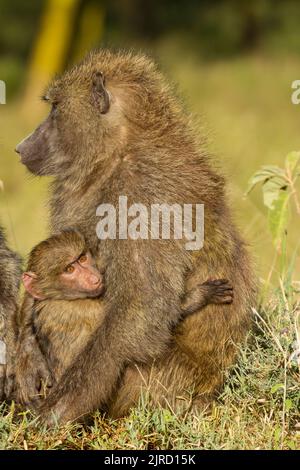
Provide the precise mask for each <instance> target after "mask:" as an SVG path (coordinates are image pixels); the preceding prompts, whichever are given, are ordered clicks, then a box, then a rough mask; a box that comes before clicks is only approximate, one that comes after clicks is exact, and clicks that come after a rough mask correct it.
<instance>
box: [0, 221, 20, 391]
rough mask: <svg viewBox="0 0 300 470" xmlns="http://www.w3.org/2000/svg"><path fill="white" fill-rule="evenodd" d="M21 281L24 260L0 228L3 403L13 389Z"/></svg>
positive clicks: (0, 331) (0, 349) (1, 376)
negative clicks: (9, 243)
mask: <svg viewBox="0 0 300 470" xmlns="http://www.w3.org/2000/svg"><path fill="white" fill-rule="evenodd" d="M20 279H21V259H20V257H19V256H18V255H17V254H16V253H14V252H13V251H11V250H10V249H9V248H8V246H7V244H6V240H5V237H4V233H3V230H2V229H1V227H0V400H3V399H4V398H9V396H10V393H11V390H12V387H13V363H14V355H15V350H16V340H17V324H16V321H17V310H18V295H19V284H20Z"/></svg>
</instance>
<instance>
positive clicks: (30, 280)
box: [22, 271, 43, 300]
mask: <svg viewBox="0 0 300 470" xmlns="http://www.w3.org/2000/svg"><path fill="white" fill-rule="evenodd" d="M36 280H37V275H36V274H35V273H32V272H30V271H28V272H26V273H23V274H22V281H23V285H24V287H25V290H26V291H27V292H28V293H29V294H30V295H31V296H32V297H33V298H34V299H38V300H43V297H42V296H41V295H40V294H39V292H38V291H37V289H36V286H35V282H34V281H36Z"/></svg>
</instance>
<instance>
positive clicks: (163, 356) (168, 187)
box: [16, 50, 255, 422]
mask: <svg viewBox="0 0 300 470" xmlns="http://www.w3.org/2000/svg"><path fill="white" fill-rule="evenodd" d="M45 100H46V101H48V102H49V103H50V105H51V112H50V115H49V117H48V118H47V119H46V120H45V121H44V122H43V123H42V124H41V125H40V126H39V127H38V128H37V129H36V131H35V132H33V133H32V134H31V135H30V136H29V137H28V138H27V139H25V140H24V141H23V142H22V143H21V144H19V145H18V147H17V149H16V150H17V152H18V153H19V154H20V156H21V161H22V163H23V164H24V165H26V166H27V168H28V169H29V170H30V171H31V172H32V173H34V174H37V175H52V176H54V183H53V187H52V198H51V221H52V228H53V230H54V231H59V230H62V229H64V228H65V227H70V226H76V227H77V228H78V230H79V231H80V232H81V233H82V234H83V235H84V237H85V239H86V240H87V242H88V244H89V246H90V247H91V249H92V251H93V253H94V254H95V256H96V262H97V264H99V265H101V260H102V257H104V258H105V259H109V263H108V264H107V268H106V274H105V277H106V287H107V291H106V302H107V309H106V314H105V318H104V320H103V322H102V324H101V325H100V326H99V327H98V328H97V330H96V332H95V333H94V334H93V335H92V338H91V339H90V340H89V342H88V344H87V346H86V348H85V349H84V350H83V351H82V352H81V354H80V355H79V356H78V357H77V358H74V361H73V364H72V365H71V366H70V367H69V368H68V369H67V371H66V372H65V373H64V374H63V376H62V378H61V380H60V381H59V383H58V384H57V385H56V386H55V388H54V389H53V391H52V392H51V394H50V395H49V397H48V398H47V400H46V401H45V404H44V405H43V407H42V409H41V413H42V414H43V415H45V416H48V415H49V414H50V415H51V414H52V412H53V413H54V414H55V415H56V417H57V419H58V421H60V422H63V421H66V420H68V419H75V418H76V417H78V416H79V415H82V414H85V413H88V412H90V411H92V410H95V409H96V408H103V407H105V406H107V404H109V403H110V404H111V406H112V408H113V414H120V413H125V412H126V411H128V409H129V408H130V406H132V405H133V404H134V403H136V401H137V399H138V395H139V392H138V393H137V390H140V385H143V383H144V377H145V376H146V377H147V376H148V375H149V371H150V370H153V373H152V375H151V377H152V379H153V380H152V382H153V383H154V382H155V384H156V385H155V387H153V388H152V389H151V390H150V394H152V395H153V399H154V400H155V401H158V402H160V403H163V404H165V403H166V402H167V403H170V404H171V405H173V406H175V405H176V404H177V403H178V402H179V401H180V403H182V398H183V397H184V396H185V395H187V394H188V396H190V393H189V392H192V394H193V397H195V399H196V400H197V401H198V402H200V401H202V402H205V401H206V400H208V399H211V397H212V396H213V395H214V394H215V393H216V391H217V390H218V389H219V387H220V386H221V384H222V381H223V377H224V370H225V369H226V367H228V366H229V365H230V364H232V362H233V361H234V359H235V356H236V351H237V346H238V344H239V343H240V341H241V340H243V338H244V337H245V335H246V332H247V330H248V328H249V323H250V306H251V304H252V302H253V301H254V290H255V289H254V277H253V274H252V271H251V267H250V263H249V259H248V255H247V251H246V248H245V246H244V243H243V241H242V240H241V238H240V236H239V234H238V232H237V230H236V228H235V226H234V224H233V222H232V218H231V214H230V210H229V208H228V206H227V203H226V198H225V194H224V180H223V178H222V177H221V176H220V175H219V174H218V173H217V172H216V171H215V170H214V169H213V168H212V165H211V162H210V158H209V156H208V155H207V153H206V151H205V150H203V148H202V147H201V144H200V145H199V142H197V140H196V139H195V137H194V133H193V132H192V130H191V129H190V127H189V123H188V122H189V121H188V118H187V117H186V115H185V114H184V111H183V109H182V107H181V106H180V105H179V103H178V101H177V100H176V99H175V98H174V96H173V94H172V92H171V91H170V89H169V87H168V85H167V84H166V82H165V80H164V78H163V77H162V75H161V74H160V73H159V72H158V70H157V68H156V66H155V65H154V64H153V62H152V61H151V60H149V59H148V58H146V57H144V56H136V55H133V54H131V53H116V54H115V53H112V52H110V51H107V50H102V51H99V52H96V53H93V54H90V55H89V56H88V57H87V58H86V60H84V61H83V62H82V63H81V64H79V65H78V66H75V67H74V68H73V69H71V70H70V71H69V72H66V73H65V74H64V75H63V76H62V77H61V78H58V79H56V80H55V81H54V82H53V83H52V85H51V86H50V88H49V90H48V92H47V94H46V96H45ZM122 195H125V196H127V198H128V205H132V204H134V203H142V204H143V205H144V206H145V207H146V208H147V209H148V211H149V213H150V209H151V206H152V204H162V203H165V204H174V203H176V204H179V205H181V206H182V205H183V204H193V205H195V204H200V203H202V204H204V210H205V241H204V247H203V248H202V249H201V250H199V251H187V250H186V247H185V240H184V239H181V240H180V239H179V240H174V237H172V236H171V237H170V238H171V239H170V240H162V239H161V238H160V239H159V240H155V239H151V234H149V238H148V239H142V238H139V239H137V240H132V239H130V238H127V239H118V238H117V239H111V238H113V237H111V238H110V237H108V238H107V239H105V240H102V241H101V243H99V240H98V238H97V234H96V225H97V222H98V221H99V220H98V217H97V214H96V208H97V206H99V205H100V204H102V203H108V204H111V205H112V206H114V207H115V208H117V207H118V201H119V197H120V196H122ZM116 212H117V216H118V211H116ZM208 278H214V279H216V278H227V279H228V280H229V282H230V283H231V284H232V285H233V286H234V289H235V296H234V301H233V302H232V304H231V305H211V304H210V305H207V306H206V307H205V314H204V312H202V313H201V314H200V313H199V314H195V315H191V316H190V317H188V318H186V319H185V320H184V321H183V322H181V323H180V324H179V326H178V328H177V329H176V331H174V326H175V325H177V324H178V320H179V318H180V317H181V299H182V297H183V296H184V294H185V291H186V290H185V289H186V286H187V288H188V289H191V288H192V287H193V286H194V285H195V283H196V285H199V284H200V283H203V282H205V280H206V279H208ZM186 281H187V282H186ZM135 364H137V365H138V368H139V371H135V369H134V367H135ZM157 384H159V386H160V388H159V386H158V385H157Z"/></svg>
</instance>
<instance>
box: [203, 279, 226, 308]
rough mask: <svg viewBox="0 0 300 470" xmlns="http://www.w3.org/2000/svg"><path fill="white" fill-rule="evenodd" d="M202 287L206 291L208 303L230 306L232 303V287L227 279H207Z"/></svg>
mask: <svg viewBox="0 0 300 470" xmlns="http://www.w3.org/2000/svg"><path fill="white" fill-rule="evenodd" d="M202 286H204V287H205V288H206V289H207V295H208V298H209V303H212V304H231V303H232V302H233V287H232V285H231V283H230V282H229V281H228V280H227V279H212V280H211V279H209V280H208V281H206V282H204V283H203V284H202Z"/></svg>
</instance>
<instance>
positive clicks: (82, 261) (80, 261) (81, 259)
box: [78, 253, 87, 263]
mask: <svg viewBox="0 0 300 470" xmlns="http://www.w3.org/2000/svg"><path fill="white" fill-rule="evenodd" d="M78 261H79V263H86V262H87V255H86V254H85V253H83V254H82V255H80V257H79V259H78Z"/></svg>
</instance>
